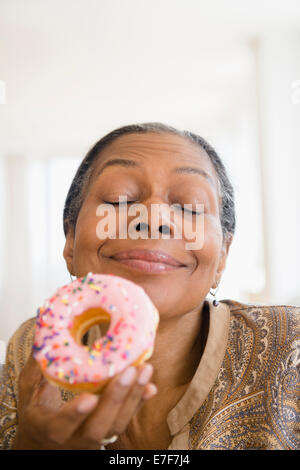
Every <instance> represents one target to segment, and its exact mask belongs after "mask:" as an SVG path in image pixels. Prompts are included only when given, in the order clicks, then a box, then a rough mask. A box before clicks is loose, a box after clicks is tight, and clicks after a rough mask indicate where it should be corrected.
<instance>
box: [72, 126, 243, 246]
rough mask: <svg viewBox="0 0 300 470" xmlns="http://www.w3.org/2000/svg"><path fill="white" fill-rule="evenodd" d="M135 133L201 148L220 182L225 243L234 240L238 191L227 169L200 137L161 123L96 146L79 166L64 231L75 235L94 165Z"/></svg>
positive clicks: (123, 130) (136, 128)
mask: <svg viewBox="0 0 300 470" xmlns="http://www.w3.org/2000/svg"><path fill="white" fill-rule="evenodd" d="M135 133H156V134H157V133H163V134H175V135H178V136H180V137H183V138H185V139H187V140H188V141H190V142H192V143H194V144H196V145H199V147H200V148H201V149H203V150H204V151H205V152H206V153H207V155H208V157H209V159H210V161H211V163H212V165H213V167H214V169H215V171H216V174H217V177H218V180H219V186H220V193H221V194H220V196H221V210H220V222H221V226H222V232H223V239H224V240H226V239H227V238H228V237H229V238H230V237H231V236H233V235H234V232H235V224H236V216H235V203H234V190H233V187H232V184H231V183H230V181H229V178H228V175H227V172H226V169H225V166H224V164H223V162H222V160H221V159H220V157H219V156H218V154H217V152H216V151H215V149H214V148H213V147H212V146H211V145H210V144H209V143H208V142H207V141H206V140H205V139H203V138H202V137H200V136H199V135H197V134H194V133H192V132H189V131H181V130H178V129H176V128H175V127H171V126H167V125H165V124H162V123H160V122H149V123H143V124H132V125H128V126H123V127H120V128H118V129H116V130H114V131H112V132H110V133H108V134H107V135H105V136H104V137H102V139H100V140H99V141H98V142H96V144H95V145H94V146H93V147H92V148H91V149H90V150H89V152H88V153H87V155H86V156H85V157H84V159H83V160H82V162H81V164H80V165H79V168H78V170H77V172H76V174H75V176H74V178H73V181H72V183H71V186H70V189H69V191H68V194H67V198H66V201H65V206H64V212H63V227H64V233H65V235H67V232H68V230H69V229H70V228H71V229H72V230H73V231H74V232H75V228H76V223H77V218H78V214H79V211H80V209H81V206H82V203H83V201H84V197H85V193H86V189H87V187H88V185H89V183H90V180H91V176H92V173H93V169H94V163H95V162H96V161H97V160H98V158H99V157H100V154H101V151H102V150H103V149H104V148H105V147H106V146H107V145H108V144H110V143H111V142H113V141H114V140H116V139H117V138H118V137H121V136H122V135H125V134H135Z"/></svg>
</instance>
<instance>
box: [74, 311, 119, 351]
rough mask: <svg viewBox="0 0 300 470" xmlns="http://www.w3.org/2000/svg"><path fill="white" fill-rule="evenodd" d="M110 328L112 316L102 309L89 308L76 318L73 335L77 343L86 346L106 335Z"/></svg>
mask: <svg viewBox="0 0 300 470" xmlns="http://www.w3.org/2000/svg"><path fill="white" fill-rule="evenodd" d="M109 326H110V315H109V313H108V312H106V311H105V310H103V309H102V308H100V307H94V308H89V309H88V310H85V311H84V312H83V313H82V314H81V315H78V316H76V317H75V318H74V321H73V326H72V328H71V330H70V331H71V334H72V336H73V338H74V339H75V341H76V342H77V343H78V344H80V345H84V346H86V345H87V344H88V342H91V343H94V342H95V341H96V340H97V339H99V338H102V337H103V336H105V335H106V333H107V331H108V329H109Z"/></svg>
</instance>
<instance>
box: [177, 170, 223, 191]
mask: <svg viewBox="0 0 300 470" xmlns="http://www.w3.org/2000/svg"><path fill="white" fill-rule="evenodd" d="M175 172H176V173H179V174H181V173H187V174H192V175H201V176H204V178H206V179H207V180H208V181H209V182H210V184H212V185H213V187H215V183H214V180H213V179H212V177H211V176H210V175H209V174H208V173H206V171H204V170H202V169H200V168H194V167H191V166H183V167H180V168H175Z"/></svg>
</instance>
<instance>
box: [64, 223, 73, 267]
mask: <svg viewBox="0 0 300 470" xmlns="http://www.w3.org/2000/svg"><path fill="white" fill-rule="evenodd" d="M74 238H75V234H74V233H73V230H72V227H70V225H69V224H68V227H67V235H66V243H65V247H64V251H63V255H64V258H65V261H66V264H67V268H68V271H69V273H70V274H71V275H73V276H75V273H74V272H73V250H74Z"/></svg>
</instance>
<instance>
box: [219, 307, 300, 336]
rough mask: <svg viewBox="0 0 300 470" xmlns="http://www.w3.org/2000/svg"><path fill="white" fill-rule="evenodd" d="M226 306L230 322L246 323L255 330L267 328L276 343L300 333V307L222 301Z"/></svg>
mask: <svg viewBox="0 0 300 470" xmlns="http://www.w3.org/2000/svg"><path fill="white" fill-rule="evenodd" d="M222 303H225V304H226V305H228V307H229V310H230V314H231V321H232V322H235V323H237V322H239V321H240V322H246V323H248V324H249V325H252V326H253V327H257V328H263V327H267V328H268V333H269V334H274V335H275V336H276V338H277V341H276V342H277V343H278V342H279V343H285V342H286V341H288V340H291V339H292V338H293V337H294V335H295V334H299V333H300V307H297V306H295V305H260V304H246V303H242V302H238V301H236V300H228V299H226V300H222Z"/></svg>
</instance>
